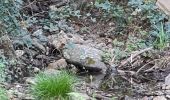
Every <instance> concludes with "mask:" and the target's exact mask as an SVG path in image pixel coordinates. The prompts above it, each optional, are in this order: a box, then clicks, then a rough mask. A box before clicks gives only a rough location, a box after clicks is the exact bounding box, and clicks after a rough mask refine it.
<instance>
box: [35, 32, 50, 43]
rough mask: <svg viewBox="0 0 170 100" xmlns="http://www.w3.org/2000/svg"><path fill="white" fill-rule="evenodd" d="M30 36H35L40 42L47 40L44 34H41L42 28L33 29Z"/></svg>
mask: <svg viewBox="0 0 170 100" xmlns="http://www.w3.org/2000/svg"><path fill="white" fill-rule="evenodd" d="M32 36H34V37H36V38H37V39H39V40H40V41H41V42H44V43H45V42H48V39H47V38H46V36H44V34H43V30H42V29H39V30H37V31H35V32H34V33H33V34H32Z"/></svg>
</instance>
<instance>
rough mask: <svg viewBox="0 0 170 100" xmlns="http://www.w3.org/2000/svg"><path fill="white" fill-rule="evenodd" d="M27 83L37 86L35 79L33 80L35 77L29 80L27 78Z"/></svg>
mask: <svg viewBox="0 0 170 100" xmlns="http://www.w3.org/2000/svg"><path fill="white" fill-rule="evenodd" d="M25 82H26V83H27V84H36V83H35V78H33V77H28V78H26V80H25Z"/></svg>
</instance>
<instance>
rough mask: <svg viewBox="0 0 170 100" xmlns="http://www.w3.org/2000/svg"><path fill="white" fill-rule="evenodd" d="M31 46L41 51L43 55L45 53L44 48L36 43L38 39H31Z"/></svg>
mask: <svg viewBox="0 0 170 100" xmlns="http://www.w3.org/2000/svg"><path fill="white" fill-rule="evenodd" d="M32 45H33V46H35V47H36V48H37V49H39V50H41V51H42V52H43V53H45V52H46V49H45V47H44V46H43V45H42V44H41V43H39V42H38V39H36V38H34V39H32Z"/></svg>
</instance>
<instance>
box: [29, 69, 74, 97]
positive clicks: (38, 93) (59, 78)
mask: <svg viewBox="0 0 170 100" xmlns="http://www.w3.org/2000/svg"><path fill="white" fill-rule="evenodd" d="M74 82H75V77H74V76H73V75H71V74H68V73H67V72H66V71H62V72H59V73H56V74H45V73H41V74H39V75H37V76H36V84H34V85H33V86H32V90H33V95H34V96H35V98H36V99H38V100H56V99H58V98H65V97H67V93H70V92H72V91H73V87H74Z"/></svg>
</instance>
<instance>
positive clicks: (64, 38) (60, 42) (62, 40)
mask: <svg viewBox="0 0 170 100" xmlns="http://www.w3.org/2000/svg"><path fill="white" fill-rule="evenodd" d="M48 39H49V41H50V42H51V44H53V45H54V46H55V48H56V49H61V48H62V46H64V45H65V44H67V42H68V41H69V42H73V43H77V44H81V43H83V41H84V40H83V39H82V38H81V37H80V36H79V35H77V34H69V35H68V34H66V33H64V31H61V32H60V33H59V34H54V35H50V36H48Z"/></svg>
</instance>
